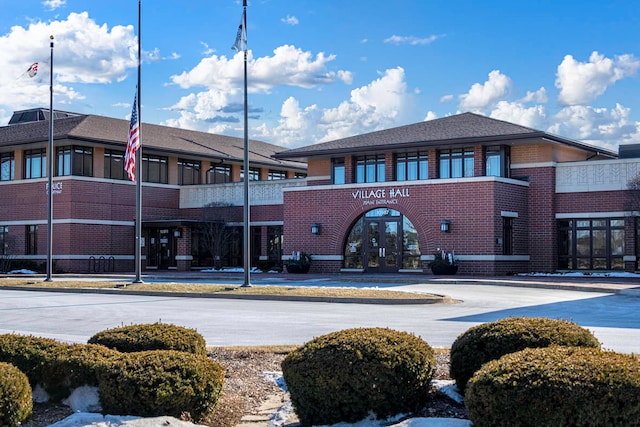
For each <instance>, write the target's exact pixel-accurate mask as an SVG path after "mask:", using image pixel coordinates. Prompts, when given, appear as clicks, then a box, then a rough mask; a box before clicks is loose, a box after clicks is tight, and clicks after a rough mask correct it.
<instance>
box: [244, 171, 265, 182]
mask: <svg viewBox="0 0 640 427" xmlns="http://www.w3.org/2000/svg"><path fill="white" fill-rule="evenodd" d="M240 179H241V180H242V181H243V182H244V168H243V169H241V170H240ZM259 180H260V168H249V181H259Z"/></svg>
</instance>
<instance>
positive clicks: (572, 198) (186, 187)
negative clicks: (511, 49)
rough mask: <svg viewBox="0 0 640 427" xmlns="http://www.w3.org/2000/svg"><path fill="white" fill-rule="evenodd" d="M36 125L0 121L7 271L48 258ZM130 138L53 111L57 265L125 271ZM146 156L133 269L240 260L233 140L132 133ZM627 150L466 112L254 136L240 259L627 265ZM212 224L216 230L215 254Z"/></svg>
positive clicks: (632, 247) (383, 268) (1, 230)
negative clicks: (339, 135)
mask: <svg viewBox="0 0 640 427" xmlns="http://www.w3.org/2000/svg"><path fill="white" fill-rule="evenodd" d="M47 116H48V110H27V111H21V112H16V113H14V116H13V118H12V119H11V121H10V124H9V125H8V126H5V127H1V128H0V166H1V175H0V200H1V202H0V256H4V257H5V258H7V257H9V258H11V259H13V260H15V261H18V260H22V261H31V262H35V263H43V262H44V261H45V260H46V257H47V253H46V250H47V248H46V244H44V242H45V240H46V236H47V196H46V183H47V179H46V172H47V171H46V154H47V153H46V146H47V141H48V127H49V122H48V117H47ZM127 128H128V122H127V121H126V120H117V119H111V118H106V117H100V116H94V115H79V114H74V113H67V112H56V117H55V121H54V153H55V165H54V178H53V191H54V215H53V234H54V247H53V259H54V262H55V266H56V271H69V272H86V271H89V272H95V271H121V272H131V271H133V269H134V225H135V224H134V216H135V184H134V183H132V182H129V181H127V180H126V175H125V173H124V171H123V168H122V157H123V155H124V149H125V144H126V135H127ZM142 147H143V148H142V158H143V170H142V178H143V185H142V204H143V208H142V227H143V248H142V254H143V268H144V269H147V270H149V269H177V270H189V269H198V268H204V267H211V266H212V265H213V264H214V262H216V263H218V264H219V265H222V266H241V265H242V259H243V257H242V251H243V248H242V244H243V243H242V240H243V239H242V234H243V233H242V225H243V218H242V206H243V184H242V180H243V176H244V171H243V170H242V168H243V166H242V159H243V141H242V140H241V139H238V138H231V137H226V136H220V135H212V134H208V133H202V132H194V131H187V130H182V129H174V128H168V127H163V126H156V125H149V124H144V125H143V126H142ZM638 151H640V150H638V147H634V146H631V147H621V150H620V155H618V153H614V152H610V151H607V150H603V149H601V148H597V147H594V146H591V145H588V144H584V143H581V142H578V141H573V140H570V139H566V138H562V137H558V136H555V135H550V134H548V133H545V132H542V131H538V130H535V129H531V128H527V127H523V126H519V125H515V124H512V123H508V122H504V121H500V120H495V119H490V118H487V117H484V116H480V115H477V114H472V113H465V114H460V115H455V116H451V117H445V118H442V119H437V120H432V121H427V122H420V123H416V124H412V125H408V126H402V127H398V128H394V129H387V130H382V131H378V132H372V133H368V134H363V135H356V136H352V137H349V138H344V139H340V140H335V141H330V142H325V143H319V144H314V145H309V146H305V147H301V148H296V149H290V150H285V149H284V148H282V147H278V146H274V145H270V144H266V143H264V142H260V141H251V142H250V170H249V177H250V180H251V181H250V201H251V218H250V224H251V233H250V236H251V244H250V246H251V259H252V265H259V264H260V265H273V264H276V265H277V264H280V263H281V262H282V260H283V259H286V258H287V257H288V255H287V254H291V253H292V252H298V251H300V252H307V253H310V254H312V256H313V265H312V271H313V272H341V271H342V272H368V273H377V272H379V273H384V272H429V268H428V266H427V265H428V263H429V261H430V260H431V259H432V256H433V253H434V252H435V251H436V250H437V249H444V250H446V251H454V252H455V254H456V257H457V258H458V260H459V265H460V270H459V271H460V273H462V274H480V275H487V274H490V275H502V274H510V273H517V272H532V271H557V270H627V271H635V270H636V269H637V259H638V258H637V256H638V252H639V249H638V241H639V240H640V239H639V238H638V236H639V231H638V230H640V228H639V226H638V221H637V220H636V215H637V213H638V211H640V198H639V199H636V198H635V197H634V195H635V192H634V191H630V190H628V183H629V182H630V181H631V180H632V179H633V178H634V177H636V176H637V174H638V173H639V172H640V158H639V157H640V156H638ZM305 177H306V178H305ZM636 200H638V201H636ZM636 204H637V206H636ZM209 223H211V224H218V225H220V224H222V225H223V226H224V228H225V235H224V239H223V240H224V242H223V243H224V244H223V246H224V248H223V249H221V250H220V256H219V257H217V259H215V260H214V258H216V257H215V256H213V255H211V253H210V251H208V250H207V248H206V246H207V245H205V244H204V240H206V239H205V235H204V234H205V231H203V230H204V227H203V224H209Z"/></svg>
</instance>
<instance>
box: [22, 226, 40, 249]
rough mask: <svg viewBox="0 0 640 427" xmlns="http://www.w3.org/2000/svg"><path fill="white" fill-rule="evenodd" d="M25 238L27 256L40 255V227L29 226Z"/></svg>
mask: <svg viewBox="0 0 640 427" xmlns="http://www.w3.org/2000/svg"><path fill="white" fill-rule="evenodd" d="M26 234H27V235H26V238H25V243H26V247H25V252H24V253H25V254H26V255H36V254H37V253H38V226H37V225H27V232H26Z"/></svg>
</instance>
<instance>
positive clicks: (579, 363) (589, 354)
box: [465, 346, 640, 427]
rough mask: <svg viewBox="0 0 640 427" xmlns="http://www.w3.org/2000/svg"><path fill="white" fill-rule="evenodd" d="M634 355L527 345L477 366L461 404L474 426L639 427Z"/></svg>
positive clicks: (638, 363)
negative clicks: (479, 367)
mask: <svg viewBox="0 0 640 427" xmlns="http://www.w3.org/2000/svg"><path fill="white" fill-rule="evenodd" d="M639 401H640V360H638V359H637V358H636V357H633V356H630V355H624V354H618V353H613V352H604V351H600V350H598V349H595V348H586V347H561V346H553V347H548V348H535V349H533V348H531V349H526V350H523V351H520V352H516V353H512V354H508V355H506V356H503V357H502V358H500V359H499V360H494V361H491V362H489V363H487V364H485V365H483V366H482V368H481V369H480V370H479V371H478V372H476V373H475V375H474V376H473V377H472V378H471V379H470V380H469V383H468V385H467V391H466V394H465V404H466V406H467V409H468V411H469V419H470V420H471V421H472V422H473V425H474V427H485V426H492V427H495V426H505V427H506V426H524V425H526V426H540V427H542V426H545V427H546V426H640V405H639V404H638V402H639Z"/></svg>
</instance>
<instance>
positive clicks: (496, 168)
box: [484, 146, 511, 178]
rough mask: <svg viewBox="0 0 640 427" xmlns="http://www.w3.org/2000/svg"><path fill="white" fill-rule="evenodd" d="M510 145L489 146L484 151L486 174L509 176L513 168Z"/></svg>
mask: <svg viewBox="0 0 640 427" xmlns="http://www.w3.org/2000/svg"><path fill="white" fill-rule="evenodd" d="M510 162H511V158H510V156H509V147H507V146H495V147H487V149H486V151H485V153H484V163H485V175H486V176H503V177H507V178H508V177H509V176H510V170H511V167H510V166H511V165H510Z"/></svg>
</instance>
